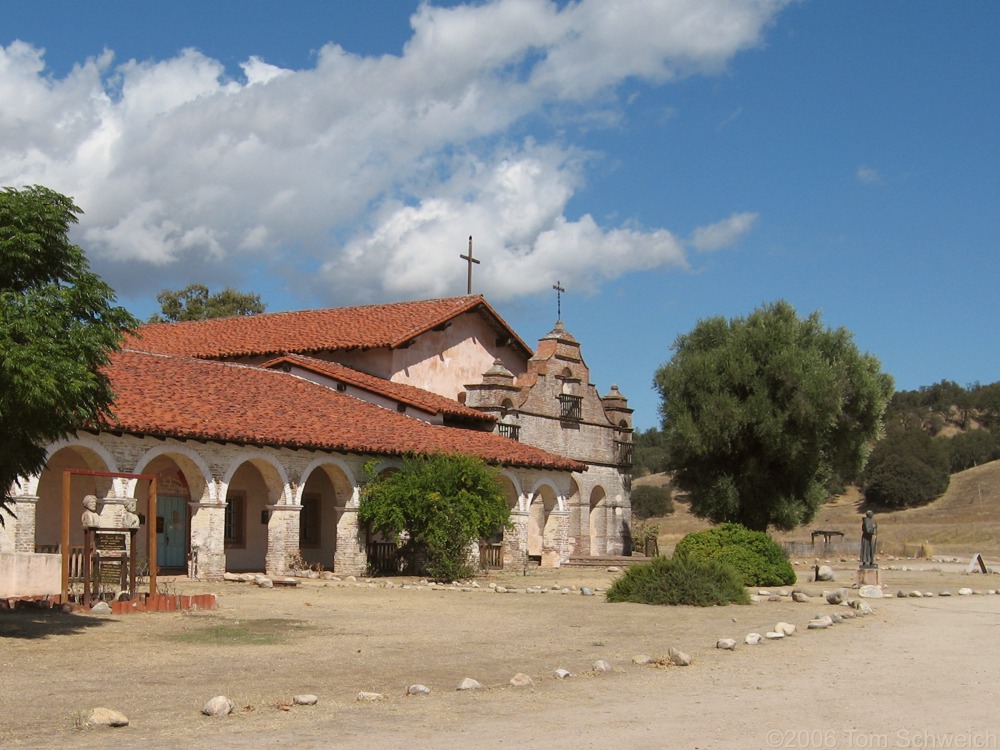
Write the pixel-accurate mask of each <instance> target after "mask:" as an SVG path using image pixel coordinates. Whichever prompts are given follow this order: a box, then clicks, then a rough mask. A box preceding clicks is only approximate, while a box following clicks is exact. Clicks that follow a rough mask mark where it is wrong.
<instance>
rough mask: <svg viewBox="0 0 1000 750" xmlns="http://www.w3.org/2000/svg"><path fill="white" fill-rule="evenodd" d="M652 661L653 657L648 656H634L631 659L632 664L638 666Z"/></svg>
mask: <svg viewBox="0 0 1000 750" xmlns="http://www.w3.org/2000/svg"><path fill="white" fill-rule="evenodd" d="M652 661H653V657H652V656H650V655H649V654H636V655H635V656H633V657H632V663H633V664H639V665H640V666H641V665H644V664H649V663H650V662H652Z"/></svg>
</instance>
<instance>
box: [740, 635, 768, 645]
mask: <svg viewBox="0 0 1000 750" xmlns="http://www.w3.org/2000/svg"><path fill="white" fill-rule="evenodd" d="M743 642H744V643H745V644H747V645H748V646H756V645H757V644H758V643H763V642H764V636H762V635H761V634H760V633H747V637H746V638H744V639H743Z"/></svg>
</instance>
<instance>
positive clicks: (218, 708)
mask: <svg viewBox="0 0 1000 750" xmlns="http://www.w3.org/2000/svg"><path fill="white" fill-rule="evenodd" d="M233 708H235V706H234V705H233V702H232V701H231V700H229V698H227V697H226V696H224V695H217V696H215V697H214V698H212V699H211V700H210V701H209V702H208V703H206V704H205V705H204V706H202V707H201V712H202V713H203V714H205V716H229V714H231V713H232V712H233Z"/></svg>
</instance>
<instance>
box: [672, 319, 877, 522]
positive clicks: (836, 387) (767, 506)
mask: <svg viewBox="0 0 1000 750" xmlns="http://www.w3.org/2000/svg"><path fill="white" fill-rule="evenodd" d="M673 352H674V353H673V356H672V358H671V359H670V361H669V362H667V363H666V364H664V365H662V366H661V367H660V368H659V369H658V370H657V372H656V375H655V378H654V385H655V387H656V388H657V390H658V391H659V393H660V396H661V398H662V402H661V405H660V412H661V416H662V417H663V431H664V434H665V436H666V444H667V455H668V459H667V460H668V467H669V470H670V471H672V472H674V483H675V485H676V486H677V487H678V488H679V489H681V490H683V491H685V492H688V493H689V494H690V497H691V509H692V510H693V511H694V512H695V513H696V514H697V515H699V516H703V517H706V518H708V519H710V520H712V521H715V522H717V523H720V522H735V523H740V524H742V525H744V526H746V527H747V528H749V529H754V530H758V531H764V530H766V529H767V527H768V526H774V527H776V528H778V529H791V528H794V527H795V526H797V525H799V524H802V523H807V522H808V521H810V520H812V518H813V516H814V515H815V513H816V510H817V508H818V507H819V505H820V503H821V502H822V501H823V499H824V498H825V497H827V495H828V494H829V492H828V488H829V487H831V486H834V485H835V484H836V483H838V482H841V481H845V480H849V479H852V478H854V477H855V476H857V475H858V473H859V472H860V471H861V469H862V467H863V465H864V461H865V458H866V456H867V453H868V450H869V449H870V445H871V443H872V441H873V440H874V439H875V438H876V437H877V436H878V434H879V431H880V428H881V419H882V414H883V412H884V411H885V407H886V404H887V403H888V401H889V398H890V397H891V396H892V393H893V383H892V378H891V377H890V376H889V375H887V374H885V373H883V372H882V369H881V365H880V363H879V361H878V360H877V359H876V358H875V357H873V356H871V355H869V354H864V353H862V352H860V351H859V350H858V348H857V346H856V345H855V344H854V342H853V337H852V336H851V334H850V333H849V332H848V331H847V330H845V329H843V328H840V329H836V330H833V329H829V328H826V327H824V326H823V324H822V321H821V320H820V316H819V314H818V313H813V314H812V315H810V316H809V317H808V318H805V319H803V318H800V317H799V315H798V314H797V313H796V311H795V309H794V308H793V307H792V306H791V305H790V304H788V303H787V302H784V301H780V302H776V303H774V304H770V305H765V306H764V307H761V308H759V309H757V310H755V311H754V312H753V313H752V314H751V315H749V316H748V317H746V318H734V319H732V320H725V319H724V318H721V317H716V318H710V319H706V320H702V321H700V322H699V323H698V324H697V326H695V328H694V330H692V331H691V332H690V333H688V334H685V335H682V336H680V337H678V339H677V340H676V342H675V343H674V345H673Z"/></svg>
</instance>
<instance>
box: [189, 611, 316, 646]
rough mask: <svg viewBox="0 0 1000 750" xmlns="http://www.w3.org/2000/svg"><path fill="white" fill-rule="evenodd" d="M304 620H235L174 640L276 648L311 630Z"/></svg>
mask: <svg viewBox="0 0 1000 750" xmlns="http://www.w3.org/2000/svg"><path fill="white" fill-rule="evenodd" d="M310 627H311V626H309V625H307V624H306V623H305V622H303V621H302V620H283V619H280V618H274V617H272V618H264V619H260V620H231V621H226V622H216V623H212V624H208V625H206V626H205V627H197V628H195V629H192V630H188V631H185V632H183V633H178V634H176V635H173V636H171V637H170V640H172V641H176V642H178V643H188V644H195V645H204V646H273V645H276V644H280V643H284V642H285V641H286V640H287V639H288V636H289V635H291V634H293V633H299V632H301V631H303V630H306V629H308V628H310Z"/></svg>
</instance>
